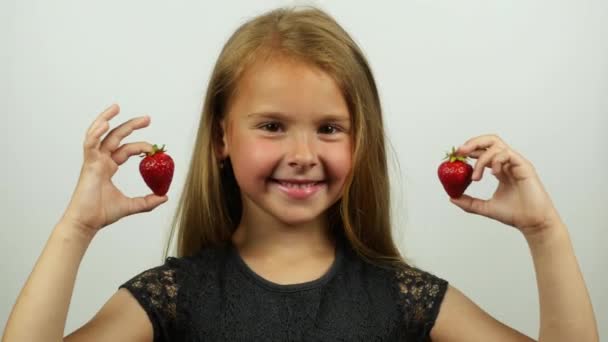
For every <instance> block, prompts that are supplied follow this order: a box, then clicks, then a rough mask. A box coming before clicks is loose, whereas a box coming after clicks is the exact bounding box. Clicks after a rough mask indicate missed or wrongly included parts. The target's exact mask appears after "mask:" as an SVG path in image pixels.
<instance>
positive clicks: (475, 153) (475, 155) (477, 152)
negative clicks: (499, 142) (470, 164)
mask: <svg viewBox="0 0 608 342" xmlns="http://www.w3.org/2000/svg"><path fill="white" fill-rule="evenodd" d="M485 151H486V150H475V151H471V152H469V153H467V154H464V153H459V154H461V155H463V156H466V157H470V158H473V159H477V158H479V156H481V155H482V154H483V153H484V152H485Z"/></svg>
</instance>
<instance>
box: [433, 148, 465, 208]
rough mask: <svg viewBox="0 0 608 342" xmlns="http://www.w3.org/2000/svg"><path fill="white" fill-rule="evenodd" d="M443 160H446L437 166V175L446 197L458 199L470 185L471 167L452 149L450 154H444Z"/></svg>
mask: <svg viewBox="0 0 608 342" xmlns="http://www.w3.org/2000/svg"><path fill="white" fill-rule="evenodd" d="M444 159H448V160H446V161H444V162H443V163H441V165H439V168H438V169H437V175H438V176H439V180H440V181H441V184H442V185H443V188H444V189H445V191H446V192H447V193H448V195H450V197H452V198H458V197H460V196H462V194H463V193H464V191H465V190H466V189H467V187H468V186H469V185H470V184H471V181H472V178H471V177H472V175H473V167H472V166H471V165H469V164H468V163H467V157H463V156H459V155H457V154H456V149H455V148H454V147H452V152H451V153H446V154H445V158H444Z"/></svg>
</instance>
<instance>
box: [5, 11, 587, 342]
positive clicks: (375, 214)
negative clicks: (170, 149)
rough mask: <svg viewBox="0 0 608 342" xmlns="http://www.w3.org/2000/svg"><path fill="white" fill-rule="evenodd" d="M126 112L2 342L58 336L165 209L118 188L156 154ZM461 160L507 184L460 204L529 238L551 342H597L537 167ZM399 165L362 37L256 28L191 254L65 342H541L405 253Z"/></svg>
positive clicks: (219, 136) (486, 149)
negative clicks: (88, 267)
mask: <svg viewBox="0 0 608 342" xmlns="http://www.w3.org/2000/svg"><path fill="white" fill-rule="evenodd" d="M118 113H119V107H118V106H117V105H112V106H110V108H108V109H107V110H105V111H104V112H103V113H101V114H100V115H99V117H98V118H97V119H96V120H95V121H94V122H93V124H92V125H91V127H90V128H89V130H88V131H87V133H86V137H85V142H84V163H83V167H82V170H81V175H80V179H79V182H78V185H77V187H76V189H75V192H74V194H73V197H72V199H71V201H70V203H69V205H68V207H67V209H66V211H65V212H64V214H63V215H62V217H61V219H60V221H59V222H58V224H57V226H56V227H55V229H54V231H53V233H52V235H51V237H50V239H49V241H48V243H47V245H46V247H45V249H44V250H43V252H42V255H41V256H40V259H39V260H38V262H37V264H36V265H35V267H34V270H33V272H32V274H31V275H30V277H29V279H28V280H27V283H26V284H25V286H24V288H23V290H22V292H21V294H20V295H19V297H18V299H17V302H16V304H15V307H14V308H13V311H12V313H11V316H10V318H9V321H8V323H7V327H6V330H5V336H4V339H3V341H7V342H10V341H40V340H45V341H49V340H61V339H62V337H63V331H64V327H65V320H66V315H67V311H68V305H69V302H70V298H71V295H72V290H73V286H74V281H75V276H76V273H77V270H78V266H79V263H80V261H81V259H82V257H83V255H84V253H85V251H86V249H87V247H88V245H89V244H90V242H91V241H92V239H93V238H94V237H95V236H96V234H97V233H98V232H99V231H100V230H101V229H102V228H103V227H106V226H108V225H110V224H111V223H113V222H116V221H117V220H119V219H120V218H122V217H125V216H127V215H131V214H135V213H140V212H145V211H150V210H153V209H154V208H156V207H157V206H158V205H160V204H162V203H164V202H166V201H167V199H168V198H167V196H162V197H159V196H155V195H148V196H146V197H140V198H127V197H125V196H124V195H123V194H122V193H121V192H120V191H119V190H118V189H117V188H115V187H114V185H113V184H112V182H111V177H112V175H113V174H114V173H115V172H116V171H117V169H118V167H119V166H120V165H122V164H123V163H124V162H125V161H126V160H127V159H128V158H129V157H131V156H133V155H138V154H140V153H142V152H146V151H151V150H152V146H151V144H149V143H146V142H136V143H128V144H123V145H120V142H121V141H122V140H123V139H124V138H125V137H127V136H128V135H129V134H130V133H131V132H132V131H133V130H135V129H141V128H143V127H146V126H147V125H149V124H150V118H149V117H148V116H143V117H138V118H134V119H131V120H128V121H126V122H124V123H122V124H120V125H119V126H118V127H116V128H114V129H112V130H111V131H110V132H109V133H108V134H107V135H106V136H105V137H104V138H103V139H102V136H103V135H104V134H105V133H106V132H107V131H108V130H109V127H110V125H109V121H110V120H111V119H112V118H114V117H115V116H116V115H117V114H118ZM458 152H459V153H460V154H462V155H468V156H470V157H472V158H477V162H476V164H475V169H474V175H473V179H474V180H476V181H479V180H480V179H481V177H482V175H483V172H484V170H485V168H486V167H488V168H491V169H492V173H493V174H494V175H495V176H496V177H497V178H498V180H499V181H500V183H499V186H498V189H497V190H496V192H495V194H494V196H493V197H492V198H491V199H490V200H487V201H484V200H480V199H475V198H471V197H469V196H466V195H464V196H462V197H460V198H459V199H454V200H452V202H453V203H454V204H455V205H457V206H459V207H461V208H462V209H463V210H465V211H467V212H470V213H475V214H479V215H484V216H487V217H489V218H491V219H495V220H498V221H500V222H503V223H505V224H507V225H511V226H513V227H515V228H516V229H519V231H521V233H522V234H523V235H524V236H525V238H526V241H527V243H528V244H529V246H530V250H531V254H532V257H533V259H534V265H535V268H536V273H537V280H538V289H539V292H540V308H541V310H540V312H541V324H540V332H539V336H538V339H539V340H541V341H597V340H598V335H597V328H596V326H595V318H594V315H593V310H592V307H591V303H590V301H589V296H588V294H587V290H586V288H585V284H584V282H583V279H582V276H581V273H580V270H579V267H578V265H577V261H576V258H575V256H574V252H573V250H572V245H571V243H570V240H569V237H568V231H567V228H566V226H565V225H564V223H563V222H562V220H561V219H560V216H559V215H558V212H557V210H556V209H555V207H554V206H553V204H552V202H551V200H550V198H549V196H548V195H547V193H546V192H545V191H544V189H543V186H542V184H541V182H540V180H539V179H538V177H537V175H536V173H535V170H534V168H533V166H532V165H531V164H530V162H528V161H527V160H526V159H524V158H523V157H522V156H521V155H519V154H518V153H517V152H516V151H514V150H513V149H511V148H510V147H509V146H508V145H507V144H506V143H505V142H504V141H502V140H501V139H500V138H499V137H497V136H495V135H482V136H479V137H474V138H472V139H470V140H468V141H466V142H465V143H464V145H463V146H462V147H460V148H459V149H458ZM386 164H387V161H386V157H385V145H384V131H383V121H382V115H381V106H380V102H379V98H378V93H377V90H376V85H375V81H374V79H373V76H372V73H371V70H370V68H369V66H368V64H367V62H366V59H365V58H364V56H363V54H362V52H361V51H360V49H359V48H358V47H357V45H356V44H355V43H354V42H353V40H352V39H351V38H350V37H349V35H348V34H347V33H346V32H345V31H344V30H343V29H342V28H341V27H340V26H339V25H338V24H337V23H336V22H335V21H334V20H333V19H332V18H331V17H330V16H328V15H327V14H326V13H324V12H322V11H320V10H318V9H314V8H311V9H307V10H302V11H300V10H295V9H279V10H275V11H272V12H269V13H267V14H264V15H262V16H259V17H257V18H254V19H253V20H251V21H249V22H247V23H245V24H244V25H243V26H241V27H240V28H239V29H238V30H237V31H236V32H235V33H234V35H233V36H232V37H231V38H230V39H229V40H228V42H227V43H226V45H225V47H224V48H223V50H222V52H221V54H220V56H219V59H218V62H217V65H216V67H215V69H214V71H213V75H212V77H211V80H210V84H209V88H208V92H207V96H206V101H205V104H204V109H203V112H202V120H201V123H200V126H199V130H198V135H197V139H196V144H195V148H194V152H193V155H192V162H191V165H190V168H189V170H188V175H187V181H186V184H185V187H184V189H185V190H184V192H183V194H182V196H181V198H180V201H179V206H178V211H177V215H176V220H175V221H174V228H175V227H177V232H178V241H177V242H178V245H177V246H178V249H177V251H178V257H168V258H166V259H165V262H164V263H163V264H162V265H159V266H158V267H155V268H152V269H149V270H146V271H144V272H142V273H140V274H138V275H137V276H135V277H133V278H132V279H130V280H129V281H127V282H125V283H124V284H122V285H121V286H120V287H119V290H118V291H117V292H116V293H115V295H113V296H112V297H111V298H110V299H109V300H108V302H107V303H106V304H105V305H104V306H103V307H102V308H101V310H100V311H99V313H98V314H97V315H95V317H93V319H91V320H90V321H89V322H88V323H86V324H85V325H84V326H83V327H81V328H80V329H78V330H76V331H75V332H73V333H72V334H70V335H69V336H67V337H66V338H65V340H66V341H71V342H73V341H92V340H94V341H152V340H154V341H198V340H210V341H220V340H221V341H224V340H227V341H244V340H247V341H287V340H289V341H292V340H293V341H337V340H340V341H372V340H373V341H429V340H431V339H432V340H433V341H531V339H530V338H529V337H527V336H525V335H523V334H522V333H520V332H518V331H516V330H514V329H513V328H510V327H508V326H505V325H504V324H502V323H500V322H498V321H496V320H495V319H494V318H492V317H491V316H489V315H488V314H487V313H485V312H484V311H483V310H482V309H481V308H479V307H478V306H477V305H475V304H474V303H473V302H471V301H470V300H469V299H468V298H467V297H466V296H465V295H464V294H462V293H461V292H460V291H458V290H457V289H456V288H454V287H452V286H451V285H449V284H448V283H447V281H446V280H444V279H441V278H439V277H437V276H435V275H433V274H431V273H428V272H425V271H423V270H421V269H419V268H416V267H414V266H413V265H410V264H408V263H407V262H406V261H405V260H404V259H403V258H402V257H401V256H400V253H399V250H398V248H397V246H396V245H395V243H394V241H393V238H392V236H391V222H390V219H389V182H388V175H387V165H386ZM173 232H174V231H173ZM169 244H170V241H169ZM167 249H168V247H167ZM165 256H166V254H165ZM49 293H50V294H52V296H48V294H49Z"/></svg>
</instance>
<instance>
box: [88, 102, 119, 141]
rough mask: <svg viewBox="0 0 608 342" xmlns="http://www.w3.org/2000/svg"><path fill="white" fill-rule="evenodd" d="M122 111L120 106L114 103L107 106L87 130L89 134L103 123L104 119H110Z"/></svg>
mask: <svg viewBox="0 0 608 342" xmlns="http://www.w3.org/2000/svg"><path fill="white" fill-rule="evenodd" d="M118 112H120V106H119V105H117V104H115V103H113V104H112V105H111V106H110V107H108V108H106V110H104V111H103V112H101V114H99V115H98V116H97V118H96V119H95V120H94V121H93V123H91V126H89V129H88V130H87V135H89V134H91V133H93V132H95V131H96V130H97V127H99V125H101V124H102V123H103V122H104V121H110V120H111V119H112V118H113V117H115V116H116V114H118Z"/></svg>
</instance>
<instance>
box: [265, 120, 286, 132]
mask: <svg viewBox="0 0 608 342" xmlns="http://www.w3.org/2000/svg"><path fill="white" fill-rule="evenodd" d="M280 126H281V125H280V124H279V123H278V122H267V123H265V124H262V125H261V126H260V128H262V129H263V130H265V131H269V132H276V130H277V129H278V128H279V127H280Z"/></svg>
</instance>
